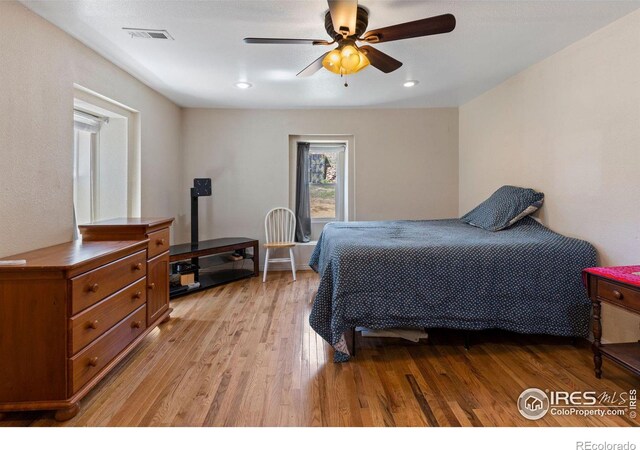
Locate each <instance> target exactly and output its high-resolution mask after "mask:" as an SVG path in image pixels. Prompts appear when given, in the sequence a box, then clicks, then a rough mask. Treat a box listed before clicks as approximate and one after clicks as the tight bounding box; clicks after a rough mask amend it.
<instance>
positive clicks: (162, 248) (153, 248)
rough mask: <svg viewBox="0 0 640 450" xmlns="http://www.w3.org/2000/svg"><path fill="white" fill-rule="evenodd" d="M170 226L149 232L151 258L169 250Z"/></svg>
mask: <svg viewBox="0 0 640 450" xmlns="http://www.w3.org/2000/svg"><path fill="white" fill-rule="evenodd" d="M169 237H170V236H169V228H164V229H162V230H160V231H154V232H153V233H149V259H151V258H153V257H154V256H157V255H159V254H161V253H164V252H166V251H167V250H169Z"/></svg>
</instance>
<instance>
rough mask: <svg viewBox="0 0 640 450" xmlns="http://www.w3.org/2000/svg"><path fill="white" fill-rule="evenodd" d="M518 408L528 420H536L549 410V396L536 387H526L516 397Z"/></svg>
mask: <svg viewBox="0 0 640 450" xmlns="http://www.w3.org/2000/svg"><path fill="white" fill-rule="evenodd" d="M518 410H519V411H520V414H522V416H523V417H525V418H527V419H529V420H538V419H541V418H542V417H544V416H545V414H547V411H549V397H547V394H546V393H545V392H544V391H541V390H540V389H538V388H529V389H526V390H524V391H523V392H522V394H520V397H518Z"/></svg>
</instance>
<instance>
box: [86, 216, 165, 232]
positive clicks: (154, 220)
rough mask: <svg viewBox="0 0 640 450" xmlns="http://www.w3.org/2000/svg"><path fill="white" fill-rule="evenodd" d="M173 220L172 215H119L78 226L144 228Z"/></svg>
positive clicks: (161, 224)
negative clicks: (115, 217) (114, 217)
mask: <svg viewBox="0 0 640 450" xmlns="http://www.w3.org/2000/svg"><path fill="white" fill-rule="evenodd" d="M172 222H173V217H120V218H117V219H108V220H99V221H97V222H91V223H87V224H84V225H80V226H79V227H78V228H80V229H82V228H87V227H132V226H134V227H145V228H158V227H160V226H164V227H168V226H170V225H171V223H172Z"/></svg>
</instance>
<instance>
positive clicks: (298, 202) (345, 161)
mask: <svg viewBox="0 0 640 450" xmlns="http://www.w3.org/2000/svg"><path fill="white" fill-rule="evenodd" d="M300 157H302V158H303V159H302V160H301V159H300ZM300 161H302V164H301V163H300ZM354 168H355V140H354V137H353V135H349V134H331V135H329V134H314V135H310V134H306V135H304V134H292V135H289V208H290V209H291V210H292V211H294V212H295V213H296V220H297V233H296V240H297V241H298V242H308V241H310V242H314V241H316V240H317V239H318V237H319V236H320V234H321V233H322V230H323V228H324V226H325V224H326V223H327V222H339V221H341V222H348V221H350V220H355V218H356V207H355V178H356V177H355V175H356V174H355V169H354Z"/></svg>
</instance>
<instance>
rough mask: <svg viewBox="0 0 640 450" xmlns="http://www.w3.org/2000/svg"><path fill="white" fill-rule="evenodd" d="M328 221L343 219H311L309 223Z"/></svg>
mask: <svg viewBox="0 0 640 450" xmlns="http://www.w3.org/2000/svg"><path fill="white" fill-rule="evenodd" d="M329 222H344V220H340V219H311V224H314V223H329Z"/></svg>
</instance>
